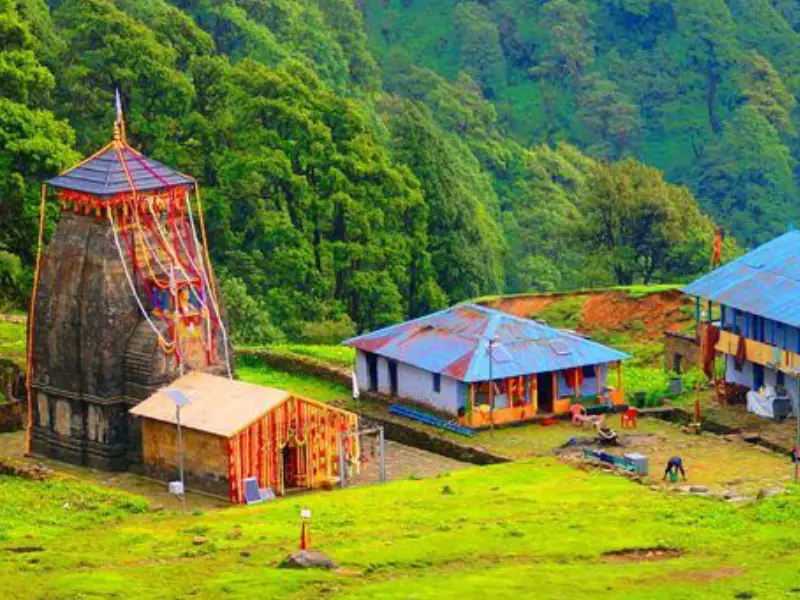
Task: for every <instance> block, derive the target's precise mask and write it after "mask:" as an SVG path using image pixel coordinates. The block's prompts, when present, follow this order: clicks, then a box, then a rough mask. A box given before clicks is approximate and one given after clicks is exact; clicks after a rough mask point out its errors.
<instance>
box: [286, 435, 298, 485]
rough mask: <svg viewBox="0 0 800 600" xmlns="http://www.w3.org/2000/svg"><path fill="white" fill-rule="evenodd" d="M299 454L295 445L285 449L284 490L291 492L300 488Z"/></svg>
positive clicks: (287, 446)
mask: <svg viewBox="0 0 800 600" xmlns="http://www.w3.org/2000/svg"><path fill="white" fill-rule="evenodd" d="M299 458H300V457H299V452H298V448H297V446H295V445H294V444H286V445H285V446H284V447H283V489H285V490H290V489H293V488H296V487H299V486H300V482H299V481H298V479H299V477H298V467H299V464H300V460H299Z"/></svg>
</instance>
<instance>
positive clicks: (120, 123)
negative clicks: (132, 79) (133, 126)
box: [114, 88, 127, 144]
mask: <svg viewBox="0 0 800 600" xmlns="http://www.w3.org/2000/svg"><path fill="white" fill-rule="evenodd" d="M114 104H115V106H116V109H117V117H116V119H114V141H117V142H122V143H123V144H124V143H127V139H126V138H125V115H124V114H123V112H122V100H121V99H120V97H119V88H115V89H114Z"/></svg>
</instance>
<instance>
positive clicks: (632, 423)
mask: <svg viewBox="0 0 800 600" xmlns="http://www.w3.org/2000/svg"><path fill="white" fill-rule="evenodd" d="M638 415H639V411H638V410H636V409H635V408H629V409H628V410H626V411H625V412H624V413H620V426H621V427H622V429H625V428H627V427H630V428H631V429H636V418H637V416H638Z"/></svg>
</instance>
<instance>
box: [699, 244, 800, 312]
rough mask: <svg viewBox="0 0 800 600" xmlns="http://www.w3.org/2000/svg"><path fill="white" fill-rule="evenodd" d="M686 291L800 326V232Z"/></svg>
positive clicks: (761, 248)
mask: <svg viewBox="0 0 800 600" xmlns="http://www.w3.org/2000/svg"><path fill="white" fill-rule="evenodd" d="M683 292H684V293H686V294H689V295H691V296H697V297H700V298H705V299H709V300H712V301H714V302H718V303H720V304H725V305H727V306H732V307H733V308H736V309H738V310H742V311H745V312H748V313H751V314H754V315H759V316H762V317H766V318H768V319H772V320H775V321H779V322H781V323H788V324H789V325H793V326H795V327H800V231H788V232H786V233H784V234H783V235H781V236H780V237H777V238H775V239H774V240H772V241H770V242H767V243H766V244H764V245H762V246H759V247H758V248H756V249H755V250H753V251H752V252H748V253H747V254H745V255H744V256H742V257H740V258H737V259H736V260H733V261H731V262H729V263H727V264H725V265H722V266H721V267H719V268H718V269H716V270H715V271H713V272H711V273H709V274H708V275H704V276H703V277H701V278H700V279H698V280H697V281H694V282H693V283H690V284H689V285H687V286H686V287H685V288H683Z"/></svg>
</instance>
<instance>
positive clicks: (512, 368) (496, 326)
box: [344, 304, 629, 383]
mask: <svg viewBox="0 0 800 600" xmlns="http://www.w3.org/2000/svg"><path fill="white" fill-rule="evenodd" d="M490 339H494V340H495V341H494V343H493V344H492V378H494V379H501V378H504V377H516V376H519V375H529V374H533V373H547V372H549V371H558V370H561V369H569V368H574V367H582V366H586V365H596V364H603V363H609V362H614V361H618V360H624V359H626V358H629V355H628V354H625V353H624V352H619V351H618V350H614V349H613V348H609V347H608V346H604V345H603V344H598V343H597V342H593V341H591V340H589V339H587V338H584V337H582V336H580V335H578V334H576V333H572V332H568V331H563V330H560V329H555V328H553V327H549V326H547V325H544V324H543V323H539V322H537V321H532V320H530V319H521V318H519V317H515V316H513V315H509V314H508V313H504V312H501V311H498V310H492V309H489V308H486V307H484V306H478V305H476V304H461V305H459V306H454V307H452V308H449V309H447V310H443V311H440V312H437V313H433V314H431V315H428V316H425V317H421V318H419V319H415V320H413V321H407V322H405V323H400V324H399V325H393V326H391V327H387V328H385V329H380V330H378V331H373V332H372V333H368V334H366V335H362V336H359V337H355V338H352V339H349V340H347V341H346V342H344V343H345V345H347V346H353V347H355V348H359V349H360V350H364V351H367V352H374V353H375V354H379V355H381V356H385V357H387V358H391V359H394V360H397V361H399V362H403V363H407V364H410V365H414V366H415V367H419V368H420V369H424V370H426V371H430V372H432V373H441V374H443V375H447V376H449V377H453V378H455V379H458V380H460V381H465V382H468V383H471V382H475V381H488V380H489V340H490Z"/></svg>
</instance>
